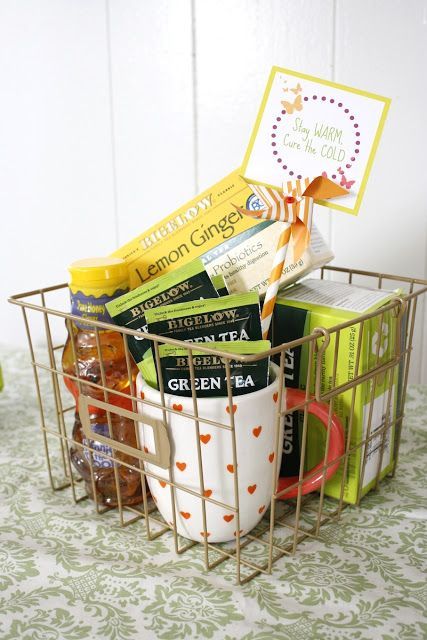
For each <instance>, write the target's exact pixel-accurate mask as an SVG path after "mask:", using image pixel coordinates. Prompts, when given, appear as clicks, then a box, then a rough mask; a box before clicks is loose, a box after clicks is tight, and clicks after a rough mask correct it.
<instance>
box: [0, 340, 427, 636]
mask: <svg viewBox="0 0 427 640" xmlns="http://www.w3.org/2000/svg"><path fill="white" fill-rule="evenodd" d="M0 359H1V362H2V366H3V374H4V379H5V388H4V390H3V392H2V393H1V394H0V433H1V447H0V539H1V542H0V638H1V639H2V640H10V639H12V638H13V639H15V638H18V639H20V640H27V639H28V640H30V639H31V640H39V639H42V638H43V639H47V640H54V639H62V638H63V639H64V640H77V639H79V638H103V639H111V640H116V639H117V640H119V639H120V640H121V639H123V640H129V639H133V638H144V639H145V638H147V639H149V638H165V639H176V638H183V639H184V638H185V639H186V638H221V639H224V640H232V639H233V640H234V639H237V638H238V639H239V640H270V639H274V640H276V639H277V640H282V639H283V640H285V639H286V640H288V639H290V640H307V639H310V638H325V639H332V638H334V639H337V640H338V639H339V640H341V639H343V638H357V639H359V638H360V639H362V638H363V639H364V638H375V639H378V638H381V639H383V640H389V639H391V638H399V639H400V640H405V639H410V638H411V639H412V638H423V637H424V638H425V637H427V620H426V617H425V605H426V596H427V588H426V583H425V578H424V576H423V565H425V561H426V547H425V538H426V527H425V524H426V517H427V504H426V474H425V469H426V462H427V442H426V422H427V419H426V415H427V389H426V388H423V387H421V386H413V387H411V388H410V390H409V398H408V402H407V410H406V413H407V417H406V424H405V430H404V441H403V445H402V452H401V458H400V466H399V469H398V473H397V477H396V478H395V479H389V480H386V481H385V482H384V483H383V484H382V486H381V489H380V491H379V492H378V493H371V494H370V495H369V496H368V497H367V498H365V500H364V502H363V505H362V508H361V509H358V508H348V509H347V510H346V511H345V512H344V513H343V517H342V520H341V522H340V523H337V524H331V525H329V526H326V527H323V528H322V530H321V540H316V541H313V540H310V541H307V542H304V543H303V544H302V545H301V546H300V547H299V548H298V551H297V555H296V556H295V557H294V558H283V559H282V560H280V561H279V562H278V563H277V564H276V565H275V566H274V571H273V574H272V576H262V577H258V578H255V579H254V580H253V581H251V582H250V583H248V584H247V585H245V586H243V587H237V586H235V584H234V578H235V575H234V566H231V565H232V563H228V562H226V563H223V564H222V565H220V566H219V567H218V568H217V569H216V570H215V571H211V572H209V573H205V572H204V571H203V565H202V558H201V554H200V551H199V550H198V549H192V550H190V551H189V552H187V553H185V554H184V555H182V556H176V555H175V554H174V552H173V547H172V536H171V534H165V535H163V536H162V537H161V538H159V539H158V540H156V541H154V542H151V543H148V542H146V540H145V539H144V537H143V535H142V529H141V527H142V525H141V524H140V523H137V524H136V525H131V526H130V527H127V528H124V529H122V528H120V527H119V526H118V524H117V521H116V519H115V517H114V514H112V513H108V514H104V515H102V516H97V515H95V514H94V511H93V505H92V504H91V503H90V502H89V501H85V502H83V503H81V504H78V505H74V504H73V503H72V502H71V500H70V496H69V495H68V494H67V490H66V491H62V492H56V493H53V492H52V491H51V490H50V488H49V485H48V478H47V473H46V465H45V458H44V451H43V445H42V438H41V435H40V432H39V422H38V420H39V415H38V409H37V405H36V400H35V392H34V388H33V379H32V371H31V368H30V366H29V363H28V360H29V358H28V355H27V353H26V352H24V351H22V352H21V351H18V352H16V351H12V350H10V349H7V348H4V349H2V350H1V351H0ZM43 385H45V390H46V389H47V388H48V385H49V380H48V379H46V380H44V381H43ZM22 398H24V400H22ZM423 545H424V546H423Z"/></svg>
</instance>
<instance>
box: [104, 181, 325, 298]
mask: <svg viewBox="0 0 427 640" xmlns="http://www.w3.org/2000/svg"><path fill="white" fill-rule="evenodd" d="M263 206H264V205H263V203H262V202H261V201H260V200H259V198H258V197H257V196H256V195H255V194H254V193H253V192H252V190H251V188H250V187H249V186H248V185H247V183H246V182H245V180H244V179H243V178H241V176H240V170H239V169H238V170H236V171H233V173H230V174H229V175H228V176H226V177H225V178H223V179H222V180H221V181H220V182H218V183H217V184H215V185H213V186H212V187H210V188H209V189H206V190H205V191H203V192H202V193H201V194H200V195H198V196H196V197H195V198H193V200H191V201H190V202H188V203H187V204H185V205H184V206H182V207H181V208H180V209H178V210H177V211H175V212H174V213H172V214H171V215H170V216H168V217H167V218H165V219H164V220H162V221H160V222H159V223H157V224H156V225H154V226H152V227H151V228H150V229H148V230H147V231H146V232H145V233H142V234H141V235H140V236H138V237H136V238H134V239H133V240H131V242H129V243H128V244H126V245H124V246H123V247H121V248H120V249H117V251H115V252H114V254H113V255H114V256H116V257H120V258H123V259H124V260H126V262H127V264H128V267H129V271H130V286H131V288H132V289H134V288H135V287H138V286H140V285H141V284H143V283H145V282H147V281H149V280H151V279H153V278H157V277H158V276H161V275H163V274H164V273H167V272H169V271H171V270H173V269H176V268H177V267H180V266H182V265H184V264H186V263H188V262H190V261H192V260H194V258H199V257H200V258H201V259H202V261H203V263H204V265H205V268H206V271H207V272H208V274H209V275H210V276H211V277H214V276H222V277H223V278H224V280H225V283H226V286H227V289H228V291H229V293H240V292H244V291H257V292H258V293H259V294H260V295H263V294H264V293H265V291H266V290H267V286H268V279H269V275H270V271H271V266H272V264H273V259H274V255H275V252H276V246H277V240H278V238H279V235H280V232H281V230H282V229H283V224H284V223H282V222H272V221H269V220H256V219H254V218H252V217H250V216H246V215H244V214H243V213H241V212H240V211H238V210H237V209H236V207H241V208H243V209H249V210H252V211H258V210H260V209H262V208H263ZM291 253H292V252H289V254H291ZM332 258H333V254H332V252H331V251H330V250H329V248H328V247H327V246H326V245H325V243H324V242H323V239H322V238H321V236H320V234H319V233H318V231H317V230H316V229H315V227H314V225H313V230H312V238H311V243H310V246H309V247H308V248H307V250H306V251H305V252H304V254H303V256H302V257H301V258H300V260H299V261H298V263H294V264H292V263H291V261H290V260H288V261H287V262H285V265H284V268H283V274H282V279H281V283H282V285H287V284H290V283H292V282H294V281H295V280H296V279H297V278H301V277H302V276H304V275H306V274H307V273H309V272H310V271H312V270H313V269H316V268H318V267H319V266H322V265H324V264H326V263H327V262H329V261H330V260H332Z"/></svg>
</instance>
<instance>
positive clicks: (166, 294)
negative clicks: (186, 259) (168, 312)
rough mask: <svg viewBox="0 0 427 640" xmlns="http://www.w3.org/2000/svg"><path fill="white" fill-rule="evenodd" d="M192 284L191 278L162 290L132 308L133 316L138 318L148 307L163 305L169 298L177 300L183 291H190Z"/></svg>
mask: <svg viewBox="0 0 427 640" xmlns="http://www.w3.org/2000/svg"><path fill="white" fill-rule="evenodd" d="M190 289H191V284H190V281H189V280H186V281H185V282H180V283H179V284H177V285H176V286H175V287H172V288H171V289H168V290H167V291H162V293H159V295H157V296H154V297H153V298H150V299H149V300H145V301H144V302H143V303H142V304H140V305H138V306H137V307H133V309H130V313H131V314H132V317H133V318H137V317H139V316H141V315H142V314H143V313H144V311H145V310H146V309H153V308H155V307H161V306H162V305H164V304H166V303H167V302H169V300H171V299H172V300H175V298H177V297H178V296H179V295H180V294H181V293H186V292H187V291H190Z"/></svg>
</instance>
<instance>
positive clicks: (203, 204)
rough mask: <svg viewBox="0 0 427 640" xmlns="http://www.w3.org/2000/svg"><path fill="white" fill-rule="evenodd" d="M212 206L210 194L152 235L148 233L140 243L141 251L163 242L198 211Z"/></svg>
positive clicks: (189, 220)
mask: <svg viewBox="0 0 427 640" xmlns="http://www.w3.org/2000/svg"><path fill="white" fill-rule="evenodd" d="M211 206H212V194H211V193H210V194H209V195H207V196H205V197H204V198H202V199H201V200H199V202H196V203H195V204H194V205H193V206H192V207H190V208H189V209H187V210H186V211H182V212H180V213H178V215H176V216H175V217H174V218H172V220H168V221H167V222H166V223H165V224H164V225H161V226H160V227H159V228H158V229H155V231H153V233H150V235H149V236H145V237H144V238H142V240H141V241H140V244H141V246H142V248H143V249H148V248H149V247H152V246H153V245H154V244H156V242H159V241H160V240H164V239H165V238H166V237H167V236H168V235H169V234H170V233H173V232H174V231H176V230H177V229H179V228H180V227H183V226H185V225H186V224H188V223H189V222H191V221H192V220H194V218H196V216H198V214H199V213H200V211H206V209H208V208H209V207H211Z"/></svg>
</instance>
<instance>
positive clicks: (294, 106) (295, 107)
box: [281, 95, 302, 115]
mask: <svg viewBox="0 0 427 640" xmlns="http://www.w3.org/2000/svg"><path fill="white" fill-rule="evenodd" d="M281 102H282V105H283V107H284V108H285V109H286V113H289V114H290V115H292V114H293V112H294V111H302V98H301V96H300V95H298V96H297V97H296V98H295V100H294V101H293V102H288V101H287V100H282V101H281Z"/></svg>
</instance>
